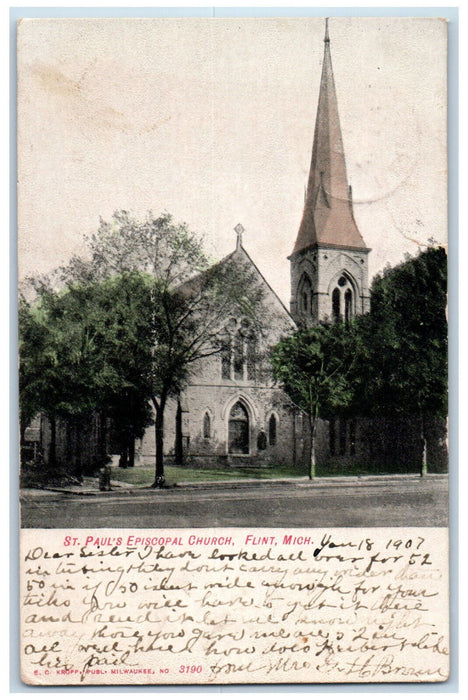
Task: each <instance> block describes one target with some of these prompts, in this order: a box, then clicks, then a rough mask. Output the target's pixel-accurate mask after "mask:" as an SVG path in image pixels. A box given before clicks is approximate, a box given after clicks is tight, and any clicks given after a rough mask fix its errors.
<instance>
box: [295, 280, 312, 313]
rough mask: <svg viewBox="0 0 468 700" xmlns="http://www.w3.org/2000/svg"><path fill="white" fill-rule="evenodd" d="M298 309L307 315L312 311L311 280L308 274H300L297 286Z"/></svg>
mask: <svg viewBox="0 0 468 700" xmlns="http://www.w3.org/2000/svg"><path fill="white" fill-rule="evenodd" d="M298 300H299V311H301V313H303V314H307V315H308V316H309V315H310V314H311V313H312V282H311V281H310V279H309V277H308V275H306V274H305V273H304V274H303V275H302V277H301V280H300V282H299V287H298Z"/></svg>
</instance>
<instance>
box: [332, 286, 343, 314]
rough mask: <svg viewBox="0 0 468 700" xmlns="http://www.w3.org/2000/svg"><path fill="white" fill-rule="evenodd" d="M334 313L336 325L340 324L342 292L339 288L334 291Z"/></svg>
mask: <svg viewBox="0 0 468 700" xmlns="http://www.w3.org/2000/svg"><path fill="white" fill-rule="evenodd" d="M332 312H333V321H334V323H338V321H339V320H340V316H341V309H340V290H339V289H338V287H335V289H334V290H333V294H332Z"/></svg>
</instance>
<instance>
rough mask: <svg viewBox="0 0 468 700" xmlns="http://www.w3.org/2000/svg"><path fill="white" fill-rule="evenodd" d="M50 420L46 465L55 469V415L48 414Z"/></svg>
mask: <svg viewBox="0 0 468 700" xmlns="http://www.w3.org/2000/svg"><path fill="white" fill-rule="evenodd" d="M49 421H50V445H49V458H48V460H47V461H48V467H49V469H53V470H55V469H56V468H57V447H56V442H57V420H56V418H55V415H53V416H49Z"/></svg>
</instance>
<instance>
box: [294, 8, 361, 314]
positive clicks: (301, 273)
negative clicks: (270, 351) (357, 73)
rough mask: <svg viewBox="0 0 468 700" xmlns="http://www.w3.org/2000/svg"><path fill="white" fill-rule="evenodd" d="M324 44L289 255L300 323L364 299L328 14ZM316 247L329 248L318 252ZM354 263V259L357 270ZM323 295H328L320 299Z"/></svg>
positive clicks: (347, 309)
mask: <svg viewBox="0 0 468 700" xmlns="http://www.w3.org/2000/svg"><path fill="white" fill-rule="evenodd" d="M324 44H325V47H324V56H323V64H322V77H321V81H320V92H319V100H318V107H317V116H316V121H315V133H314V141H313V148H312V161H311V165H310V172H309V180H308V185H307V194H306V198H305V203H304V211H303V215H302V221H301V224H300V227H299V232H298V235H297V239H296V243H295V246H294V250H293V252H292V254H291V256H290V260H291V282H292V290H291V292H292V293H291V313H292V315H293V317H294V318H295V319H296V321H298V322H300V323H302V324H303V323H305V324H306V325H310V324H313V323H316V322H317V321H319V320H322V319H323V318H325V317H329V318H338V317H343V318H344V317H348V316H349V315H354V314H357V313H363V312H364V311H366V310H367V305H368V299H367V296H368V295H367V253H368V252H369V251H368V248H366V245H365V243H364V239H363V238H362V236H361V234H360V232H359V229H358V227H357V225H356V222H355V220H354V215H353V206H352V200H351V196H352V195H351V188H350V187H349V185H348V178H347V174H346V161H345V154H344V149H343V138H342V135H341V127H340V120H339V115H338V101H337V97H336V89H335V81H334V77H333V68H332V61H331V53H330V37H329V33H328V20H326V25H325V38H324ZM322 249H326V250H327V251H329V252H328V253H322V255H320V251H321V250H322ZM332 251H334V252H332ZM338 251H342V254H341V255H337V253H338ZM332 261H334V264H332ZM355 263H358V266H359V268H360V269H359V270H357V269H356V265H355ZM341 267H342V268H343V269H342V270H341V269H340V272H342V273H343V274H344V277H343V274H339V275H338V279H340V282H341V286H340V285H338V292H337V293H335V302H334V305H333V300H332V296H333V293H334V291H333V290H334V288H333V290H330V289H329V287H330V284H333V282H334V281H336V282H337V281H338V280H334V279H332V278H334V277H335V276H336V269H337V268H341ZM347 268H353V269H352V270H351V269H347ZM343 280H346V282H344V281H343ZM342 288H343V294H341V291H342ZM309 290H310V291H309ZM348 290H349V294H348V295H347V297H346V299H347V300H348V301H347V302H346V301H345V295H346V294H347V293H348ZM350 294H351V297H352V299H351V301H350ZM325 296H328V297H329V298H328V299H325ZM338 297H339V301H340V303H339V304H338V301H337V299H338ZM341 297H343V298H341Z"/></svg>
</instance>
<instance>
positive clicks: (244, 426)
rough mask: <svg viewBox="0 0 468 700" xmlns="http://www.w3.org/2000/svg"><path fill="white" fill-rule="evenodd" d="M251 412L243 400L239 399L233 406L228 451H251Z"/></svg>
mask: <svg viewBox="0 0 468 700" xmlns="http://www.w3.org/2000/svg"><path fill="white" fill-rule="evenodd" d="M249 432H250V424H249V414H248V413H247V409H246V408H245V406H244V404H243V403H242V402H241V401H237V402H236V403H235V404H234V406H233V407H232V408H231V412H230V414H229V427H228V451H229V454H234V455H236V454H248V453H249Z"/></svg>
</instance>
